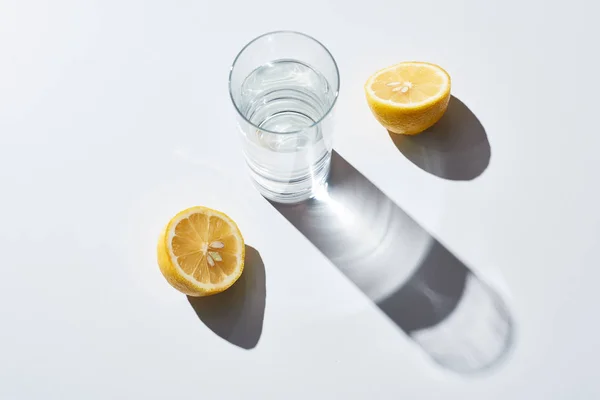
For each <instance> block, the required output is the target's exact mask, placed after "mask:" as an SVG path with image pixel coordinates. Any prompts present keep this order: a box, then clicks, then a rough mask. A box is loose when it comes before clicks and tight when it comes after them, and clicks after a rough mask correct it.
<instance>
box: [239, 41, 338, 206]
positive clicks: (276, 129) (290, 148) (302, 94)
mask: <svg viewBox="0 0 600 400" xmlns="http://www.w3.org/2000/svg"><path fill="white" fill-rule="evenodd" d="M339 86H340V77H339V71H338V68H337V65H336V62H335V60H334V59H333V56H332V55H331V53H330V52H329V50H327V48H325V46H323V45H322V44H321V43H320V42H318V41H317V40H315V39H313V38H312V37H310V36H308V35H305V34H303V33H299V32H290V31H279V32H271V33H266V34H264V35H262V36H259V37H257V38H256V39H254V40H252V41H251V42H250V43H248V44H247V45H246V46H245V47H244V48H243V49H242V50H241V51H240V53H239V54H238V55H237V57H236V58H235V60H234V62H233V65H232V66H231V72H230V74H229V93H230V95H231V100H232V101H233V105H234V106H235V109H236V110H237V112H238V114H239V118H238V125H239V128H240V131H241V134H242V140H243V149H244V155H245V157H246V162H247V164H248V167H249V169H250V175H251V176H252V178H253V180H254V183H255V185H256V187H257V188H258V190H259V191H260V193H261V194H262V195H263V196H265V197H266V198H267V199H269V200H272V201H275V202H279V203H295V202H299V201H302V200H305V199H308V198H310V197H312V196H313V195H314V194H315V193H316V191H318V190H319V187H322V186H323V185H324V184H325V182H326V181H327V177H328V175H329V166H330V161H331V150H332V111H333V107H334V105H335V102H336V100H337V97H338V90H339Z"/></svg>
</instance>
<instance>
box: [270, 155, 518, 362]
mask: <svg viewBox="0 0 600 400" xmlns="http://www.w3.org/2000/svg"><path fill="white" fill-rule="evenodd" d="M272 204H273V206H274V207H275V208H276V209H277V210H278V211H279V212H280V213H281V214H282V215H283V216H285V217H286V218H287V219H288V220H289V221H290V222H291V223H292V224H293V225H294V226H295V227H296V228H297V229H298V230H299V231H300V232H302V233H303V234H304V235H305V236H306V237H307V238H308V239H309V240H310V241H311V242H312V243H313V244H314V245H315V246H316V247H317V248H318V249H319V250H320V251H321V252H322V253H323V254H324V255H325V256H326V257H327V258H328V259H329V260H331V262H332V263H333V264H334V265H335V266H336V267H337V268H339V269H340V270H341V271H342V272H343V273H344V274H345V275H346V276H348V278H349V279H351V280H352V281H353V282H354V283H355V284H356V285H357V286H358V287H359V288H360V289H361V290H362V291H363V292H364V293H365V294H366V295H367V296H368V297H369V298H370V299H371V300H372V301H373V302H374V303H375V304H377V306H378V307H379V308H380V309H381V310H382V311H383V312H384V313H385V314H386V315H387V316H388V317H389V318H390V319H391V320H392V321H393V322H394V323H395V324H396V325H397V326H398V327H399V328H400V329H402V330H403V331H404V332H405V333H406V334H408V335H409V336H410V337H411V338H412V339H413V340H414V341H415V342H416V343H418V344H419V345H420V346H421V347H422V349H423V350H424V351H425V352H427V354H429V355H430V356H431V357H432V358H433V359H434V360H435V361H436V362H438V363H439V364H440V365H442V366H444V367H447V368H449V369H451V370H454V371H457V372H465V373H466V372H476V371H480V370H483V369H486V368H488V367H490V366H492V365H494V364H496V363H497V361H498V360H500V359H501V358H502V356H503V355H504V354H505V353H506V352H507V350H508V349H509V347H510V343H511V338H512V319H511V316H510V314H509V312H508V309H507V307H506V305H505V304H504V302H503V300H502V299H501V298H500V297H499V296H498V295H497V293H496V292H495V291H494V290H492V289H491V288H490V287H489V286H488V285H486V284H485V283H484V282H482V281H481V280H480V279H479V278H478V277H477V276H476V275H474V274H473V273H472V272H471V271H470V270H469V269H468V268H467V267H466V266H465V265H464V264H463V263H462V262H461V261H460V260H458V259H457V258H456V257H455V256H454V255H452V254H451V253H450V252H449V251H448V250H446V248H444V247H443V246H442V245H441V244H440V243H439V242H438V241H436V240H435V239H434V238H433V237H431V235H429V234H428V233H427V232H425V230H424V229H422V228H421V227H420V226H419V225H418V224H417V223H416V222H415V221H414V220H413V219H412V218H410V217H409V216H408V215H407V214H406V213H405V212H403V211H402V210H401V209H400V208H399V207H398V206H396V205H395V204H394V203H393V202H392V201H391V200H390V199H389V198H388V197H387V196H386V195H385V194H383V193H382V192H381V191H380V190H379V189H378V188H377V187H375V186H374V185H373V184H372V183H371V182H370V181H369V180H367V179H366V178H365V177H364V176H363V175H362V174H361V173H360V172H358V171H357V170H356V169H355V168H354V167H352V166H351V165H350V164H348V163H347V162H346V161H345V160H344V159H343V158H342V157H341V156H340V155H339V154H337V153H336V152H334V153H333V158H332V166H331V177H330V179H329V184H328V187H327V188H324V189H323V190H322V191H321V192H320V193H318V194H317V196H316V197H315V198H314V199H311V200H308V201H305V202H302V203H299V204H293V205H287V204H276V203H272Z"/></svg>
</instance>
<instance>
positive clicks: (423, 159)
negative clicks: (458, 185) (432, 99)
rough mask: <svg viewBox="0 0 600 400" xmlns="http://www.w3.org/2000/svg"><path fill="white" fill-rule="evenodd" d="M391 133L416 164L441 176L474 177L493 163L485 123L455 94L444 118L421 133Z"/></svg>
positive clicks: (452, 178)
mask: <svg viewBox="0 0 600 400" xmlns="http://www.w3.org/2000/svg"><path fill="white" fill-rule="evenodd" d="M389 135H390V138H391V139H392V141H393V142H394V144H395V145H396V147H397V148H398V150H400V152H401V153H402V154H404V156H406V158H408V159H409V160H410V161H411V162H412V163H413V164H415V165H416V166H417V167H419V168H421V169H422V170H424V171H427V172H429V173H430V174H433V175H436V176H439V177H440V178H444V179H448V180H453V181H468V180H472V179H475V178H477V177H478V176H479V175H481V174H482V173H483V172H484V171H485V170H486V168H487V167H488V165H489V163H490V158H491V148H490V142H489V141H488V138H487V134H486V133H485V129H484V128H483V125H482V124H481V122H479V120H478V119H477V117H476V116H475V114H473V113H472V112H471V110H469V108H468V107H467V106H466V105H465V104H464V103H463V102H462V101H460V100H459V99H457V98H456V97H454V96H452V97H451V98H450V103H449V104H448V109H447V110H446V113H445V114H444V116H443V117H442V119H440V120H439V121H438V122H437V123H436V124H435V125H434V126H432V127H431V128H429V129H428V130H426V131H425V132H423V133H422V134H420V135H415V136H407V135H397V134H395V133H392V132H389Z"/></svg>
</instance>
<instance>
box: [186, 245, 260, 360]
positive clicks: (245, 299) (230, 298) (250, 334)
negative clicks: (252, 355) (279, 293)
mask: <svg viewBox="0 0 600 400" xmlns="http://www.w3.org/2000/svg"><path fill="white" fill-rule="evenodd" d="M188 301H189V302H190V304H191V306H192V308H193V309H194V311H195V312H196V315H198V318H200V320H201V321H202V322H204V324H205V325H206V326H207V327H208V328H209V329H210V330H212V331H213V332H214V333H216V334H217V335H219V336H220V337H221V338H223V339H225V340H227V341H228V342H229V343H231V344H234V345H236V346H238V347H241V348H244V349H247V350H249V349H252V348H254V347H256V345H257V344H258V341H259V339H260V335H261V334H262V327H263V320H264V314H265V301H266V285H265V265H264V263H263V261H262V258H261V256H260V254H259V252H258V251H256V249H254V248H253V247H250V246H248V245H246V260H245V266H244V272H243V274H242V276H240V278H239V279H238V281H237V282H236V283H235V284H234V285H233V286H232V287H230V288H229V289H227V290H226V291H224V292H222V293H219V294H216V295H214V296H208V297H191V296H188Z"/></svg>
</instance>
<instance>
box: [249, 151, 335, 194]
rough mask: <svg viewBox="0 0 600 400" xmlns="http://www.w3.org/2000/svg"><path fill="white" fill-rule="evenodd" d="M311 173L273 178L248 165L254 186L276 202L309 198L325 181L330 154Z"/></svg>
mask: <svg viewBox="0 0 600 400" xmlns="http://www.w3.org/2000/svg"><path fill="white" fill-rule="evenodd" d="M320 164H321V165H318V166H317V167H315V169H314V170H313V171H312V173H310V174H307V175H306V176H303V177H301V178H299V179H294V180H285V181H283V180H275V179H272V178H268V177H265V176H263V175H261V174H259V173H257V172H256V171H255V170H254V169H253V168H252V166H250V176H251V177H252V181H253V182H254V186H255V187H256V189H258V191H259V192H260V194H262V195H263V196H264V197H265V198H266V199H267V200H270V201H273V202H276V203H284V204H291V203H299V202H302V201H304V200H307V199H310V198H312V197H314V196H315V194H317V193H318V192H319V189H321V188H323V187H324V186H325V184H326V183H327V178H328V177H329V170H330V167H331V154H329V155H328V157H326V158H325V159H324V160H323V162H322V163H320Z"/></svg>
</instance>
